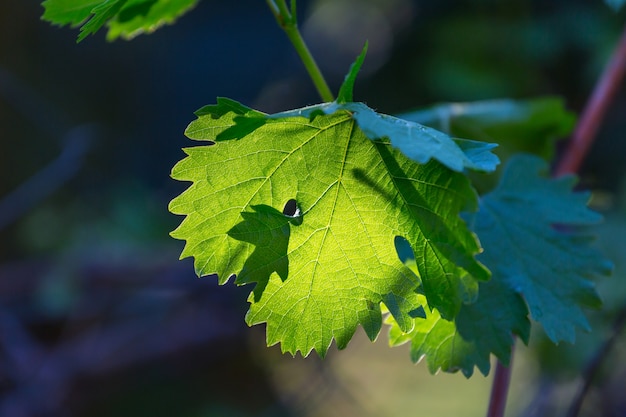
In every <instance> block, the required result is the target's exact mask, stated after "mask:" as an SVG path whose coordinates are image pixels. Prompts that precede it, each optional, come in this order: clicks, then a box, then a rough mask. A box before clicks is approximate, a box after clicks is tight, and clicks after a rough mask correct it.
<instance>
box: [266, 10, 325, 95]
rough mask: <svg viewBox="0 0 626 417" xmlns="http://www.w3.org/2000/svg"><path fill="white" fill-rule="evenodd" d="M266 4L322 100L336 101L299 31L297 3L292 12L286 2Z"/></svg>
mask: <svg viewBox="0 0 626 417" xmlns="http://www.w3.org/2000/svg"><path fill="white" fill-rule="evenodd" d="M266 3H267V5H268V7H269V8H270V10H271V11H272V14H273V15H274V17H275V18H276V22H277V23H278V25H279V26H280V27H281V28H282V29H283V31H285V34H286V35H287V37H288V38H289V40H290V41H291V44H292V45H293V47H294V48H295V50H296V52H297V53H298V56H299V57H300V60H301V61H302V63H303V64H304V67H305V68H306V70H307V72H308V73H309V77H311V80H312V81H313V84H315V88H316V89H317V92H318V94H319V95H320V97H321V98H322V100H323V101H326V102H329V101H334V100H335V97H334V96H333V93H332V92H331V91H330V88H329V87H328V83H326V80H325V79H324V76H323V75H322V72H321V71H320V69H319V67H318V65H317V63H316V62H315V59H314V58H313V55H312V54H311V51H309V48H308V47H307V45H306V43H305V42H304V39H303V38H302V34H300V30H299V29H298V22H297V16H296V1H295V0H292V1H291V12H290V11H289V9H288V7H287V3H285V0H278V1H274V0H266Z"/></svg>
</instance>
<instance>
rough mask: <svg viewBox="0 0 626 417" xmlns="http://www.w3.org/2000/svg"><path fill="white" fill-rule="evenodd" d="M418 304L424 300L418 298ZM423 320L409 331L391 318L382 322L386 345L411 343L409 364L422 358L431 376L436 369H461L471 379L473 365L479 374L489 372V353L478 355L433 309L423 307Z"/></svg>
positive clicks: (473, 345) (417, 320)
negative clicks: (385, 333)
mask: <svg viewBox="0 0 626 417" xmlns="http://www.w3.org/2000/svg"><path fill="white" fill-rule="evenodd" d="M420 299H421V301H422V302H424V303H425V302H426V300H425V299H424V298H423V297H421V296H420ZM425 311H426V318H425V319H416V320H415V327H414V328H413V330H411V331H410V332H408V333H407V332H403V331H402V329H400V327H399V326H398V325H397V323H396V322H395V320H394V319H393V317H391V316H389V317H388V318H387V319H386V321H385V322H386V324H389V325H390V326H391V328H390V330H389V344H390V345H391V346H399V345H402V344H405V343H407V342H409V343H410V344H411V349H410V354H411V361H413V362H414V363H417V362H419V361H420V360H422V358H425V359H426V363H427V365H428V370H429V371H430V372H431V373H435V372H437V371H438V370H439V369H441V370H443V371H446V372H456V371H459V370H461V371H462V372H463V374H464V375H465V376H466V377H468V378H469V377H470V376H472V374H473V372H474V366H477V367H478V368H479V369H480V371H481V372H482V373H483V374H485V375H486V374H487V373H489V367H490V365H489V353H487V355H484V354H482V352H480V351H479V350H478V349H477V346H476V345H475V344H473V343H471V342H468V341H466V340H465V339H463V338H462V337H461V336H460V335H459V334H458V332H457V331H456V327H455V325H454V322H452V321H448V320H445V319H443V318H441V315H440V314H439V313H438V312H437V310H432V311H431V310H430V309H429V308H425Z"/></svg>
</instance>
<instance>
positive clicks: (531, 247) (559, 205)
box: [474, 155, 611, 343]
mask: <svg viewBox="0 0 626 417" xmlns="http://www.w3.org/2000/svg"><path fill="white" fill-rule="evenodd" d="M547 173H548V166H547V164H546V163H545V162H544V161H543V160H541V159H539V158H536V157H533V156H530V155H520V156H517V157H514V158H511V160H510V161H509V164H508V165H507V167H506V169H505V172H504V175H503V177H502V180H501V182H500V184H499V185H498V187H497V188H496V189H495V190H494V191H493V192H491V193H489V194H487V195H485V196H484V197H483V198H482V199H481V203H480V210H479V212H478V213H477V214H476V217H475V224H474V230H475V232H476V233H477V234H478V236H479V237H480V240H481V242H482V245H483V248H484V252H483V253H482V254H481V255H480V256H479V259H480V260H481V261H482V262H484V263H485V264H486V265H487V266H488V267H489V268H490V270H491V271H492V273H493V277H494V279H498V280H502V281H503V282H505V283H506V285H507V286H508V287H509V288H510V289H512V290H514V291H515V292H517V293H519V294H520V295H521V296H522V297H523V298H524V300H525V301H526V303H527V304H528V308H529V310H530V313H531V316H532V318H533V319H535V320H536V321H538V322H540V323H541V324H542V325H543V328H544V329H545V331H546V333H547V335H548V336H549V337H550V339H551V340H552V341H554V342H555V343H558V342H559V341H561V340H564V341H569V342H573V341H574V338H575V328H576V327H582V328H583V329H589V325H588V323H587V319H586V318H585V315H584V313H583V310H582V309H583V307H599V306H600V300H599V298H598V296H597V294H596V291H595V289H594V285H593V283H592V282H591V281H589V278H591V277H593V276H595V275H597V274H607V273H609V272H610V270H611V264H610V262H608V261H607V260H606V259H605V258H604V257H603V256H602V255H601V254H600V253H599V251H597V250H596V249H594V248H593V247H591V246H590V243H591V241H592V237H591V236H590V235H589V234H588V233H587V232H586V231H585V230H584V228H585V227H586V226H589V225H591V224H594V223H597V222H598V221H599V220H600V219H601V217H600V215H598V214H597V213H595V212H593V211H591V210H589V209H588V208H587V205H586V203H587V200H588V198H589V194H588V193H583V192H573V191H572V188H573V186H574V183H575V178H574V177H563V178H559V179H550V178H547ZM479 299H480V297H479Z"/></svg>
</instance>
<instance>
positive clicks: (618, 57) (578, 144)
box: [555, 27, 626, 177]
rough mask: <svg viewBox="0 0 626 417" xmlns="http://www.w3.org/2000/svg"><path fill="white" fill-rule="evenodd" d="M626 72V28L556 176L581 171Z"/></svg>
mask: <svg viewBox="0 0 626 417" xmlns="http://www.w3.org/2000/svg"><path fill="white" fill-rule="evenodd" d="M624 72H626V27H625V28H624V32H623V33H622V36H621V38H620V41H619V43H618V44H617V47H616V48H615V50H614V51H613V54H612V56H611V58H610V60H609V63H608V64H607V66H606V67H605V69H604V72H603V73H602V75H601V76H600V79H599V80H598V82H597V84H596V86H595V88H594V90H593V93H592V94H591V98H590V99H589V100H588V101H587V104H586V106H585V109H584V110H583V112H582V115H581V117H580V120H579V121H578V124H577V126H576V129H575V130H574V133H573V135H572V139H571V141H570V143H569V146H568V147H567V149H566V150H565V153H564V154H563V157H562V158H561V160H560V161H559V164H558V165H557V167H556V170H555V176H557V177H558V176H561V175H564V174H573V173H575V172H578V170H579V169H580V166H581V164H582V161H583V159H584V158H585V156H586V155H587V154H588V153H589V149H590V148H591V144H592V143H593V141H594V140H595V138H596V136H597V135H596V134H597V132H598V129H599V128H600V124H601V123H602V120H603V119H604V116H605V114H606V112H607V110H608V108H609V105H610V104H611V102H612V100H613V97H614V96H615V93H616V92H617V90H618V89H619V87H620V84H621V82H622V80H623V78H624Z"/></svg>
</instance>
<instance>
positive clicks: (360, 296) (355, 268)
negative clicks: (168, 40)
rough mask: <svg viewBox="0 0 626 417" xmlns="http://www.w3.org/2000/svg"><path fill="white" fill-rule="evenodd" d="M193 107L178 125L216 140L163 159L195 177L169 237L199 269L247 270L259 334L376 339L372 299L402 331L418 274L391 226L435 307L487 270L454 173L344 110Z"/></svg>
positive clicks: (452, 300) (454, 309)
mask: <svg viewBox="0 0 626 417" xmlns="http://www.w3.org/2000/svg"><path fill="white" fill-rule="evenodd" d="M198 114H199V117H198V119H197V120H196V121H194V122H192V123H191V124H190V125H189V127H188V129H187V131H186V134H187V135H188V136H189V137H190V138H193V139H196V140H205V141H210V142H212V143H213V144H212V145H210V146H198V147H193V148H188V149H185V152H186V153H187V155H188V156H187V157H186V158H185V159H184V160H182V161H181V162H179V163H178V164H177V165H176V166H175V167H174V168H173V171H172V176H173V177H174V178H175V179H178V180H181V181H191V182H192V185H191V186H190V187H189V188H188V189H187V190H186V191H185V192H184V193H183V194H181V195H180V196H179V197H177V198H175V199H174V200H173V201H172V202H171V203H170V210H171V211H172V212H173V213H175V214H181V215H185V216H186V217H185V219H184V220H183V222H182V223H181V225H180V226H179V227H178V228H177V229H176V230H175V231H174V232H172V236H173V237H175V238H178V239H183V240H186V245H185V248H184V250H183V252H182V255H181V257H188V256H193V257H194V258H195V268H196V272H197V273H198V275H200V276H204V275H209V274H213V273H217V274H218V276H219V282H220V283H222V284H223V283H225V282H226V281H228V279H229V277H231V276H233V275H237V279H236V281H235V282H236V283H237V284H245V283H253V282H254V283H256V288H255V291H254V293H253V294H251V296H250V298H249V301H250V303H251V306H250V311H249V312H248V315H247V317H246V320H247V322H248V323H249V324H250V325H253V324H257V323H263V322H265V323H267V341H268V344H270V345H271V344H275V343H279V342H280V343H281V348H282V349H283V351H288V352H291V353H293V354H295V352H297V351H300V352H302V353H303V354H305V355H306V354H308V353H309V352H310V351H311V350H312V349H315V350H316V351H317V352H318V353H319V354H320V355H322V356H323V355H324V354H325V353H326V351H327V349H328V347H329V345H330V344H331V342H332V340H333V339H334V340H336V342H337V346H338V347H340V348H343V347H345V346H346V344H347V343H348V341H349V340H350V338H351V337H352V335H353V333H354V331H355V330H356V327H357V326H358V325H359V324H360V325H361V326H362V327H363V328H364V330H365V332H366V333H367V335H368V336H369V337H370V339H372V340H373V339H374V338H376V336H377V335H378V333H379V331H380V327H381V324H382V316H381V312H380V304H381V303H384V304H385V305H386V306H387V308H388V309H389V310H390V311H391V313H392V315H393V316H394V318H395V319H396V321H397V322H398V323H399V325H400V326H401V328H402V330H404V331H407V332H408V331H410V330H411V326H412V325H413V317H412V316H411V314H412V312H414V311H415V310H416V308H418V307H419V305H416V303H415V300H416V293H415V291H416V290H417V288H418V286H420V279H419V278H418V277H417V276H416V275H415V274H414V273H413V272H412V271H411V270H410V269H409V268H407V267H406V266H405V265H404V264H403V263H402V262H401V261H400V259H399V258H398V255H397V253H396V248H395V243H394V242H395V239H396V237H398V236H400V237H403V238H404V239H406V241H407V242H408V243H409V244H410V246H411V248H412V250H413V252H414V253H415V254H417V256H416V258H417V259H416V264H417V268H418V270H419V273H420V275H421V284H422V287H421V290H422V291H423V293H424V294H425V296H426V298H427V299H428V302H429V304H430V305H431V306H433V307H434V308H437V309H438V310H439V311H440V312H441V314H442V315H443V316H445V317H448V318H453V317H454V316H455V315H456V314H457V313H458V311H459V309H460V308H461V304H462V303H463V302H470V301H472V300H474V299H475V297H476V291H477V288H478V281H479V280H486V279H488V277H489V273H488V271H487V270H486V269H485V268H484V267H483V266H482V265H481V264H479V263H478V262H477V261H476V260H475V259H474V255H475V254H476V253H478V251H479V246H478V243H477V241H476V238H475V236H474V235H473V234H472V233H471V232H470V231H469V230H468V228H467V226H466V224H465V223H464V222H463V220H462V219H461V218H460V216H459V213H460V212H461V211H462V210H472V209H475V208H476V195H475V193H474V191H473V190H472V188H471V186H470V184H469V181H468V180H467V178H466V177H465V176H464V175H462V174H460V173H456V172H453V171H451V170H449V169H447V168H446V167H444V166H442V165H441V164H440V163H438V162H436V161H430V162H428V163H425V164H416V163H414V162H413V161H411V160H410V159H408V158H406V157H405V156H404V155H403V154H402V153H400V152H398V151H397V150H396V149H394V148H393V147H392V146H390V144H389V143H388V141H386V140H371V139H370V138H368V137H367V136H366V135H365V134H364V133H363V131H362V130H361V129H360V128H359V125H358V122H357V121H356V120H355V118H354V114H353V113H351V112H349V111H346V110H337V111H336V112H334V113H332V114H320V115H318V116H316V117H314V118H312V119H311V118H308V117H306V118H305V117H299V116H284V117H278V116H272V117H268V116H266V115H263V114H261V113H259V112H256V111H254V110H251V109H248V108H247V107H245V106H241V105H239V104H238V103H235V102H232V101H230V100H223V99H222V100H220V101H218V104H217V105H215V106H207V107H204V108H203V109H201V111H199V113H198ZM463 155H464V154H463ZM463 157H464V158H465V156H463ZM294 203H295V204H294ZM286 206H291V207H286ZM283 210H284V211H283ZM283 213H286V214H283ZM290 214H291V215H290ZM281 215H282V216H283V217H281ZM270 242H272V243H271V244H270Z"/></svg>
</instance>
